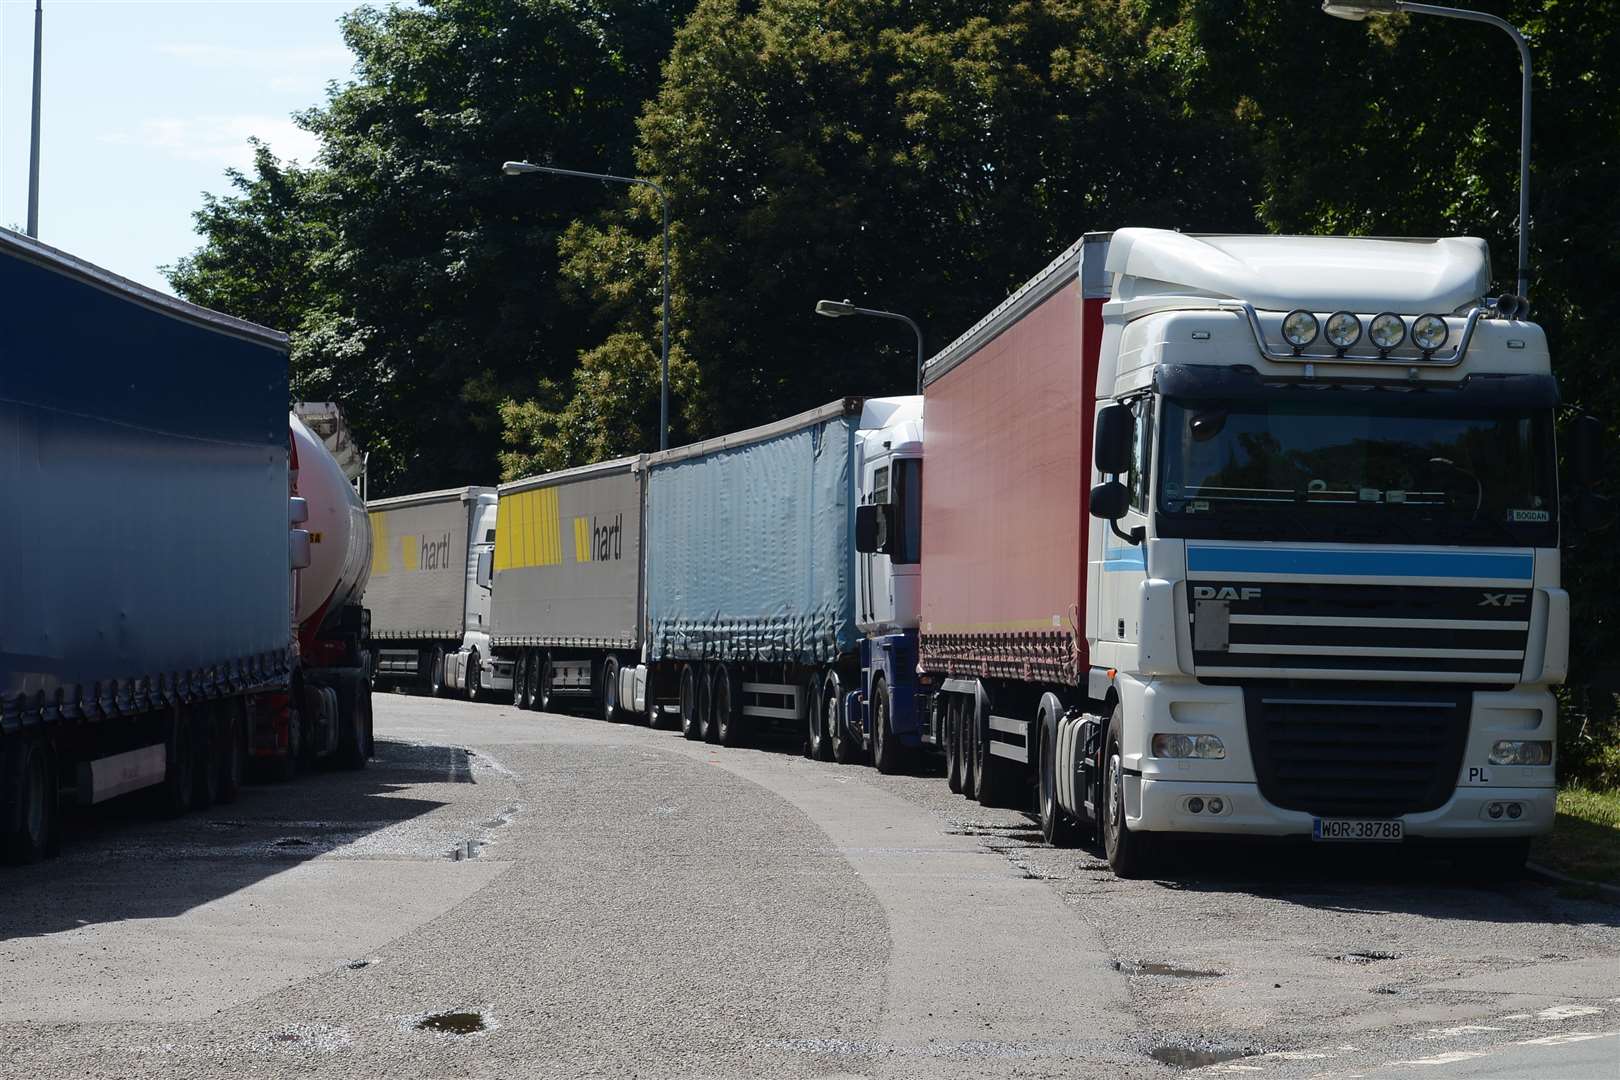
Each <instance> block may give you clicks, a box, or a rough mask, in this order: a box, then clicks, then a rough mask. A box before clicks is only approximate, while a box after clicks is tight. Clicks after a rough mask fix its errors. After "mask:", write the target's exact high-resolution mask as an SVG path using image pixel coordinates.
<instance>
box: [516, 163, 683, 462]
mask: <svg viewBox="0 0 1620 1080" xmlns="http://www.w3.org/2000/svg"><path fill="white" fill-rule="evenodd" d="M501 172H503V173H505V174H506V175H507V176H522V175H524V174H526V173H550V174H551V175H553V176H574V177H578V178H579V179H582V180H603V181H607V182H609V183H614V184H639V185H641V186H642V187H650V188H652V189H653V190H654V191H656V192H658V201H659V204H660V205H661V206H662V207H663V210H664V273H663V286H664V342H663V346H662V348H661V350H660V352H659V363H658V367H659V391H658V449H660V450H668V449H669V196H668V195H666V194H665V193H664V189H663V188H662V187H660V186H659V185H658V184H656V183H654V182H653V181H651V180H644V179H642V178H641V177H639V176H613V175H612V174H610V173H594V172H581V171H580V170H578V169H557V168H553V167H552V166H550V165H531V164H529V163H528V162H527V161H508V162H505V163H504V164H502V165H501Z"/></svg>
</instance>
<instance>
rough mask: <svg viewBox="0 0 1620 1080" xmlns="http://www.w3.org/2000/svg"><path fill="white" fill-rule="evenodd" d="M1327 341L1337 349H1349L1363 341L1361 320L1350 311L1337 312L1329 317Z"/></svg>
mask: <svg viewBox="0 0 1620 1080" xmlns="http://www.w3.org/2000/svg"><path fill="white" fill-rule="evenodd" d="M1327 339H1328V342H1329V343H1330V344H1332V345H1333V346H1334V347H1335V348H1339V349H1348V348H1349V347H1350V346H1352V345H1354V344H1355V343H1356V342H1358V341H1360V340H1361V320H1360V319H1358V318H1356V317H1355V316H1354V315H1352V314H1350V313H1349V312H1348V311H1335V312H1334V313H1333V314H1331V315H1329V316H1328V320H1327Z"/></svg>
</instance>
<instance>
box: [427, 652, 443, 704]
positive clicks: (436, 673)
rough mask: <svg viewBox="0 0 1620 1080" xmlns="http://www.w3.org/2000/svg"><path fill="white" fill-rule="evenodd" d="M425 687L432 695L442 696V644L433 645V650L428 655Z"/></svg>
mask: <svg viewBox="0 0 1620 1080" xmlns="http://www.w3.org/2000/svg"><path fill="white" fill-rule="evenodd" d="M427 689H428V693H429V694H432V695H433V696H434V697H444V646H443V645H435V646H433V652H432V653H430V654H429V655H428V669H427Z"/></svg>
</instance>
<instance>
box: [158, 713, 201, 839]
mask: <svg viewBox="0 0 1620 1080" xmlns="http://www.w3.org/2000/svg"><path fill="white" fill-rule="evenodd" d="M167 743H168V745H167V746H166V747H165V748H164V749H165V759H166V760H165V762H164V774H163V794H162V801H163V810H164V812H165V813H168V814H173V815H175V816H179V815H180V814H183V813H185V812H186V811H187V810H190V809H191V803H192V800H193V798H194V797H195V795H196V791H197V778H196V764H197V755H196V752H195V751H194V749H193V746H192V744H193V739H192V717H191V707H190V706H189V705H176V706H175V708H174V720H173V722H172V723H171V724H170V725H169V737H168V740H167Z"/></svg>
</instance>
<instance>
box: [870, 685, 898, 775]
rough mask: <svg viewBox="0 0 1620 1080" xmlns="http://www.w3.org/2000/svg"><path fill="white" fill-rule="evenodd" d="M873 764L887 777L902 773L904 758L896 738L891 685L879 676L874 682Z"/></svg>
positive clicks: (872, 709) (872, 712) (872, 711)
mask: <svg viewBox="0 0 1620 1080" xmlns="http://www.w3.org/2000/svg"><path fill="white" fill-rule="evenodd" d="M871 714H872V764H873V765H874V766H876V767H877V771H878V772H880V773H884V774H886V775H888V774H893V773H897V772H899V771H900V761H901V758H902V756H903V755H902V754H901V749H902V747H901V746H900V743H899V740H897V739H896V738H895V737H894V727H893V720H892V716H893V702H892V701H891V699H890V697H889V683H888V680H886V679H884V677H883V676H881V675H879V676H877V677H876V678H874V679H873V680H872V708H871Z"/></svg>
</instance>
